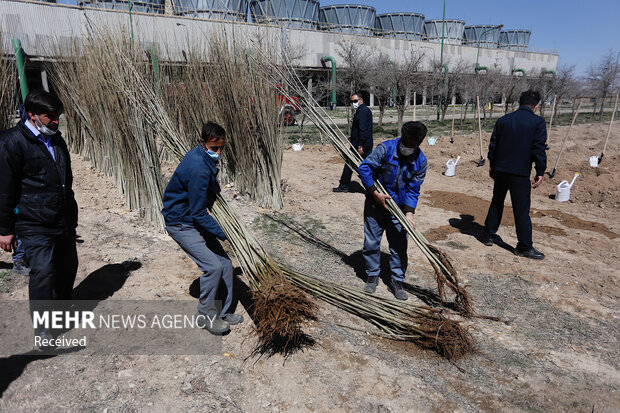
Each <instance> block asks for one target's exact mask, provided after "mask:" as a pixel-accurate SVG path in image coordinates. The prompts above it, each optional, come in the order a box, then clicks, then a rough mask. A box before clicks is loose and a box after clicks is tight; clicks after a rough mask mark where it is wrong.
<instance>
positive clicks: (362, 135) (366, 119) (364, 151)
mask: <svg viewBox="0 0 620 413" xmlns="http://www.w3.org/2000/svg"><path fill="white" fill-rule="evenodd" d="M351 105H352V106H353V109H355V115H354V116H353V124H352V125H351V138H350V139H349V142H351V145H353V147H354V148H355V150H356V151H357V152H358V153H359V154H360V155H361V156H362V158H364V159H366V157H367V156H368V155H370V152H371V151H372V146H373V141H372V112H371V111H370V109H368V106H366V105H364V99H362V95H361V94H359V93H354V94H353V95H351ZM352 175H353V171H351V168H349V167H348V166H347V165H345V166H344V169H343V170H342V176H341V177H340V184H339V185H338V186H337V187H336V188H333V189H332V191H333V192H349V184H350V183H351V176H352Z"/></svg>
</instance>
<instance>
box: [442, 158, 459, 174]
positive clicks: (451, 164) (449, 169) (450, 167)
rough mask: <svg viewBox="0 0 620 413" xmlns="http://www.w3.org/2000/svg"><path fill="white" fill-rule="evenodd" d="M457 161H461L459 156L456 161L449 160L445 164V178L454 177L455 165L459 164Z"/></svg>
mask: <svg viewBox="0 0 620 413" xmlns="http://www.w3.org/2000/svg"><path fill="white" fill-rule="evenodd" d="M459 159H461V157H460V156H458V157H457V158H456V161H453V160H452V159H450V160H449V161H448V162H446V171H445V172H444V175H445V176H454V174H455V173H456V164H457V163H459Z"/></svg>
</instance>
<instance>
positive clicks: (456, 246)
mask: <svg viewBox="0 0 620 413" xmlns="http://www.w3.org/2000/svg"><path fill="white" fill-rule="evenodd" d="M444 245H446V246H447V247H450V248H454V249H455V250H466V249H469V247H468V246H467V245H465V244H461V243H460V242H456V241H448V242H446V243H445V244H444Z"/></svg>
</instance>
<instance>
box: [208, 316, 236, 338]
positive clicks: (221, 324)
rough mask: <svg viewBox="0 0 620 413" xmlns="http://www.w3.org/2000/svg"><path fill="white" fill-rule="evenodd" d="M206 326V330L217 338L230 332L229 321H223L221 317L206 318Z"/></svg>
mask: <svg viewBox="0 0 620 413" xmlns="http://www.w3.org/2000/svg"><path fill="white" fill-rule="evenodd" d="M204 324H205V329H207V330H208V331H209V333H211V334H215V335H217V336H219V335H222V334H224V333H227V332H229V331H230V324H228V322H227V321H224V320H222V319H221V318H220V317H215V318H214V319H212V318H210V317H206V316H205V320H204Z"/></svg>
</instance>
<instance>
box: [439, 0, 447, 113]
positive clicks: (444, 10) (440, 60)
mask: <svg viewBox="0 0 620 413" xmlns="http://www.w3.org/2000/svg"><path fill="white" fill-rule="evenodd" d="M441 19H442V20H441V53H440V55H439V64H440V65H441V66H443V65H444V64H443V38H444V36H445V27H446V0H443V17H442V18H441ZM440 116H441V96H439V102H438V103H437V120H439V117H440Z"/></svg>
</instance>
